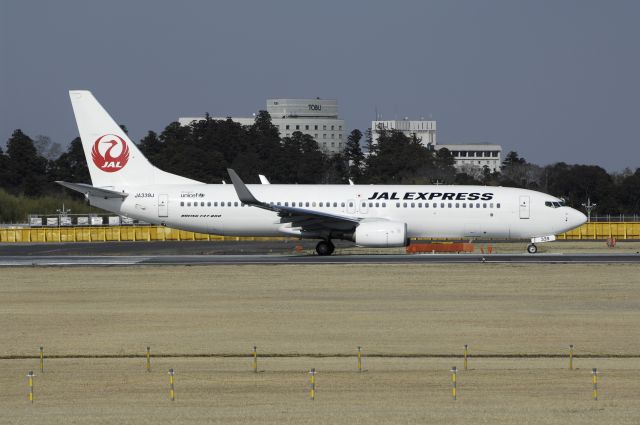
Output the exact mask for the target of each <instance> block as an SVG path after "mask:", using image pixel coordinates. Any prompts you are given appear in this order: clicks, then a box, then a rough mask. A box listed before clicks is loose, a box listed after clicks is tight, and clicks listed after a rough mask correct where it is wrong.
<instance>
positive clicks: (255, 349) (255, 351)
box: [253, 345, 258, 373]
mask: <svg viewBox="0 0 640 425" xmlns="http://www.w3.org/2000/svg"><path fill="white" fill-rule="evenodd" d="M253 372H254V373H258V347H257V346H255V345H254V346H253Z"/></svg>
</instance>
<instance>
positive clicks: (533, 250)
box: [527, 243, 538, 254]
mask: <svg viewBox="0 0 640 425" xmlns="http://www.w3.org/2000/svg"><path fill="white" fill-rule="evenodd" d="M527 252H528V253H529V254H535V253H536V252H538V247H537V246H536V244H533V243H530V244H529V245H528V246H527Z"/></svg>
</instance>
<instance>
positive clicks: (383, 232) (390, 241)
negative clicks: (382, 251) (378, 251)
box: [353, 221, 407, 248]
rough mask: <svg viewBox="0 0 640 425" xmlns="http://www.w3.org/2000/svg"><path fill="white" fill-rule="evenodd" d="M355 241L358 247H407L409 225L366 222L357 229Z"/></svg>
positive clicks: (354, 236) (392, 222)
mask: <svg viewBox="0 0 640 425" xmlns="http://www.w3.org/2000/svg"><path fill="white" fill-rule="evenodd" d="M353 239H354V242H355V243H356V245H359V246H368V247H373V248H391V247H396V246H407V223H401V222H399V221H366V222H364V223H360V224H359V225H358V227H356V230H355V232H354V235H353Z"/></svg>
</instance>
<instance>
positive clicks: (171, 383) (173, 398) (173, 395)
mask: <svg viewBox="0 0 640 425" xmlns="http://www.w3.org/2000/svg"><path fill="white" fill-rule="evenodd" d="M174 375H175V372H174V371H173V368H171V369H169V397H170V398H171V401H176V390H175V387H174V382H175V378H174Z"/></svg>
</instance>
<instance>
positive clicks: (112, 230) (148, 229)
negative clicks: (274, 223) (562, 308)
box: [0, 222, 640, 242]
mask: <svg viewBox="0 0 640 425" xmlns="http://www.w3.org/2000/svg"><path fill="white" fill-rule="evenodd" d="M557 237H558V239H559V240H597V239H602V240H604V239H607V238H612V237H613V238H616V239H618V240H625V239H640V222H602V223H600V222H598V223H585V224H583V225H582V226H580V227H578V228H576V229H573V230H571V231H569V232H566V233H562V234H560V235H557ZM283 239H285V238H284V237H281V238H278V237H272V238H261V237H236V236H219V235H208V234H205V233H195V232H187V231H185V230H176V229H170V228H168V227H163V226H110V227H51V228H47V227H37V228H28V227H25V228H15V229H6V228H2V229H0V242H107V241H131V242H134V241H254V240H257V241H259V240H283Z"/></svg>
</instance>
